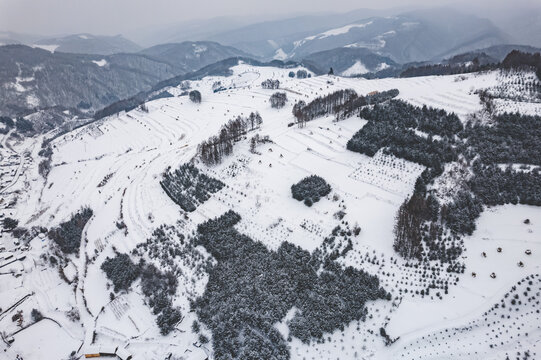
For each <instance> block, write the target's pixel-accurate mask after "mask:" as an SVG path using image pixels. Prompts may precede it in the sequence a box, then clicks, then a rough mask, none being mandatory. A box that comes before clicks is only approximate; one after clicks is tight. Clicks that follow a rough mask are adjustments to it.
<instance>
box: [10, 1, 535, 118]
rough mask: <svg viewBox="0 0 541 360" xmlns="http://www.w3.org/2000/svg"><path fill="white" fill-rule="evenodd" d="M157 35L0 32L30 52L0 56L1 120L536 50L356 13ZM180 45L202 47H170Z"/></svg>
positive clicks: (489, 35) (462, 25) (458, 24)
mask: <svg viewBox="0 0 541 360" xmlns="http://www.w3.org/2000/svg"><path fill="white" fill-rule="evenodd" d="M535 16H536V15H535V14H534V15H532V17H528V21H529V23H530V22H531V19H532V18H535ZM158 35H159V36H158ZM158 35H156V36H157V37H158V38H162V39H164V38H166V39H170V40H171V42H170V43H165V44H160V45H155V46H152V47H149V48H145V49H143V48H141V47H140V46H139V45H138V44H136V43H134V42H133V41H130V40H128V39H126V38H124V37H123V36H120V35H117V36H96V35H91V34H76V35H68V36H59V37H50V38H39V37H37V36H34V35H26V34H17V33H13V32H0V44H10V43H17V44H27V45H29V46H24V45H5V46H0V115H8V116H19V115H25V114H29V113H32V112H35V111H36V110H37V109H48V108H53V107H55V109H56V110H55V111H56V114H58V113H59V112H58V111H60V113H61V111H62V109H73V110H76V111H78V112H81V113H82V114H92V113H93V112H94V111H97V110H100V109H103V108H105V107H107V106H109V105H111V104H113V103H117V102H119V101H121V100H123V99H128V98H130V97H133V96H134V95H136V94H139V93H142V92H143V93H144V92H147V91H151V92H152V89H155V88H157V87H158V88H159V87H160V84H162V85H163V84H167V83H168V82H169V81H176V80H178V79H188V78H190V77H194V76H196V77H197V76H198V75H202V74H207V73H209V72H211V73H216V74H218V73H221V72H223V71H227V69H228V66H230V64H232V63H234V62H235V61H238V59H243V61H248V60H247V59H249V61H257V62H258V63H259V64H262V63H264V62H265V61H269V60H272V59H274V60H283V61H285V62H291V63H292V64H287V63H285V64H284V63H280V62H275V63H274V64H275V65H276V64H278V65H279V66H290V65H291V66H292V65H293V64H302V65H304V66H306V67H307V68H309V69H310V70H312V71H313V72H315V73H316V74H324V73H327V72H328V71H329V69H330V68H333V71H334V74H336V75H342V76H366V77H387V76H398V75H400V74H401V73H402V72H403V71H404V70H406V69H408V68H411V67H412V66H427V65H429V66H431V65H433V64H444V65H458V66H462V65H464V64H467V63H468V62H471V61H473V60H474V59H476V62H477V63H479V64H480V65H484V64H491V63H497V62H500V61H501V60H502V59H503V58H504V57H505V56H506V55H507V54H508V53H509V52H510V51H511V50H513V49H517V50H520V51H523V52H535V51H538V50H539V49H537V48H534V47H531V46H525V45H505V44H509V43H510V42H509V39H510V38H512V37H510V36H508V35H507V34H506V33H504V32H502V31H501V30H500V29H499V28H498V27H497V26H495V25H494V24H493V23H492V22H491V21H490V20H487V19H482V18H479V17H476V16H472V15H465V14H463V13H461V12H458V11H454V10H451V9H446V8H437V9H431V10H416V11H403V10H400V11H399V10H390V11H379V10H366V9H360V10H356V11H352V12H348V13H345V14H320V15H310V16H299V17H294V18H290V19H282V20H274V21H266V22H256V23H251V24H250V23H249V21H247V20H246V19H244V20H236V19H227V18H224V19H219V20H208V21H203V22H198V23H190V24H185V25H184V26H177V27H172V28H169V29H167V28H166V29H161V30H160V32H159V34H158ZM189 37H192V39H205V41H182V42H179V41H181V40H184V39H186V38H189ZM151 38H153V37H152V36H151V35H148V36H147V37H146V41H150V39H151ZM154 38H156V37H154ZM211 40H213V41H211ZM216 41H218V42H216ZM228 59H229V60H228ZM280 64H281V65H280ZM198 70H200V71H199V72H198Z"/></svg>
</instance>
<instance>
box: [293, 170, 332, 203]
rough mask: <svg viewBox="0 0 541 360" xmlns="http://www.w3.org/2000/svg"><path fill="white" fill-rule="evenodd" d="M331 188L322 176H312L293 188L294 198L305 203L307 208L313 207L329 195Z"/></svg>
mask: <svg viewBox="0 0 541 360" xmlns="http://www.w3.org/2000/svg"><path fill="white" fill-rule="evenodd" d="M330 192H331V186H330V185H329V184H327V182H326V181H325V180H324V179H323V178H322V177H320V176H317V175H311V176H308V177H305V178H304V179H302V180H301V181H299V182H298V183H297V184H294V185H292V186H291V194H292V195H293V198H294V199H296V200H299V201H304V204H305V205H306V206H312V205H313V204H314V203H315V202H318V201H319V199H320V198H322V197H324V196H327V195H329V193H330Z"/></svg>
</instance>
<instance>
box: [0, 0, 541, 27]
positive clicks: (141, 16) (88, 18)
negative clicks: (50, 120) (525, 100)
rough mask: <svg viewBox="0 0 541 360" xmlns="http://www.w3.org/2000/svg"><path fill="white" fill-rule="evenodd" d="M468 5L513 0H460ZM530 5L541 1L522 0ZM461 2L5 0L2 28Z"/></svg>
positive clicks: (139, 23) (147, 23) (0, 10)
mask: <svg viewBox="0 0 541 360" xmlns="http://www.w3.org/2000/svg"><path fill="white" fill-rule="evenodd" d="M460 1H462V2H463V4H464V5H465V8H466V9H468V8H472V7H476V8H479V7H481V5H482V4H483V3H486V4H490V6H491V7H494V6H505V4H506V3H507V4H510V3H511V4H510V5H512V6H516V4H517V2H516V1H509V0H470V1H465V0H460ZM520 1H521V2H523V3H526V4H528V5H530V6H533V5H540V4H541V0H520ZM449 3H450V4H454V5H457V1H449V0H409V1H403V0H378V1H366V0H265V1H261V0H190V1H185V0H176V1H175V0H146V1H143V0H0V30H5V31H15V32H22V33H28V34H37V35H53V34H67V33H81V32H89V33H94V34H104V35H112V34H126V33H129V32H131V31H133V30H135V29H141V28H146V27H152V26H157V25H163V24H171V23H180V22H184V21H190V20H197V19H202V18H213V17H217V16H233V15H238V16H246V15H253V16H257V17H259V18H262V17H269V16H274V15H280V16H282V15H283V16H287V15H290V14H293V15H294V14H299V13H306V12H324V11H334V12H345V11H348V10H353V9H358V8H389V7H395V6H400V7H403V6H422V5H429V6H436V5H442V4H449Z"/></svg>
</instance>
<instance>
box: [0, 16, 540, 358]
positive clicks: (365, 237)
mask: <svg viewBox="0 0 541 360" xmlns="http://www.w3.org/2000/svg"><path fill="white" fill-rule="evenodd" d="M365 25H366V24H365ZM348 30H349V29H348ZM344 31H345V30H344ZM330 35H332V34H329V36H330ZM97 65H98V66H102V65H100V64H97ZM293 70H294V71H296V70H297V69H293ZM289 71H291V69H278V68H271V67H262V68H258V67H253V66H248V65H245V64H240V65H239V66H237V67H235V68H234V74H233V75H232V76H230V77H227V78H224V77H209V78H204V79H202V80H199V81H194V82H192V83H191V85H192V88H193V89H197V90H199V91H200V92H201V93H202V99H203V101H202V103H201V104H194V103H192V102H191V101H189V99H188V97H186V96H175V97H171V98H165V99H159V100H155V101H152V102H149V103H147V107H148V112H145V111H142V110H140V109H135V110H132V111H130V112H128V113H120V114H118V115H113V116H111V117H109V118H105V119H102V120H99V121H96V122H94V123H92V124H90V125H87V126H84V127H82V128H79V129H77V130H75V131H72V132H69V133H67V134H65V135H63V136H61V137H59V138H57V139H55V140H54V141H53V142H52V146H53V149H54V155H53V158H52V170H51V172H50V174H49V175H48V177H47V180H46V181H44V179H43V178H42V177H40V175H39V174H38V171H37V163H39V157H38V155H37V152H38V151H39V150H40V145H41V140H42V139H41V138H35V139H27V140H24V141H20V142H18V143H12V144H11V145H10V146H9V147H7V146H4V147H3V148H0V153H1V155H2V165H4V164H5V167H2V169H6V170H5V171H7V173H9V178H5V177H4V175H2V183H1V184H0V186H2V187H1V188H0V189H1V190H0V193H1V195H2V199H3V200H4V201H3V202H2V203H1V208H2V209H1V212H2V213H3V214H6V216H12V217H15V218H17V219H19V220H20V224H21V225H23V226H25V227H27V228H30V227H32V226H46V227H47V228H52V227H54V226H56V225H58V224H59V223H61V222H63V221H66V220H68V219H69V218H70V215H71V214H73V213H75V212H76V211H77V210H78V209H80V208H81V207H83V206H90V207H91V208H92V209H93V211H94V216H93V217H92V218H91V219H90V220H89V222H88V223H87V225H86V227H85V229H84V231H83V241H82V245H81V251H80V253H79V254H78V257H72V258H71V262H70V263H69V265H68V266H66V268H64V269H63V271H62V272H59V271H58V269H56V268H51V267H50V266H49V265H48V262H47V261H45V259H43V258H42V257H41V255H42V254H43V253H46V252H47V249H48V248H49V242H50V240H49V239H48V238H47V237H43V238H40V237H36V238H35V239H34V240H32V241H31V243H30V244H29V245H30V246H29V249H28V250H23V249H20V248H18V247H17V246H16V245H15V244H14V243H13V239H12V238H11V237H10V235H9V234H4V235H3V237H2V238H0V241H1V243H2V244H1V246H3V247H5V248H6V251H13V253H14V254H16V255H20V254H24V255H25V256H26V257H25V259H23V260H21V261H17V262H16V263H14V265H12V266H13V267H15V270H14V271H16V272H17V273H20V274H21V275H20V276H17V277H15V276H13V275H12V274H11V273H9V272H5V271H0V273H1V274H0V308H2V310H1V311H0V328H1V329H2V332H3V333H4V334H5V335H6V336H10V335H11V334H14V335H13V338H14V342H13V343H12V344H11V346H10V347H8V346H7V345H5V344H4V343H2V344H1V346H2V348H1V349H2V352H0V358H2V356H4V355H5V354H7V356H8V358H10V359H11V358H15V354H20V355H21V356H22V357H23V358H24V359H25V360H27V359H37V358H42V357H40V355H39V354H44V353H47V354H48V355H47V358H51V359H63V358H67V357H68V355H69V354H70V353H71V352H72V351H75V352H76V353H77V354H78V355H82V354H84V353H85V351H87V349H89V348H90V346H91V345H92V343H94V344H93V345H95V346H115V347H116V346H120V347H126V348H127V350H128V351H129V352H131V353H132V354H133V356H134V357H133V358H134V359H164V358H166V357H167V356H168V354H170V353H172V354H174V355H176V356H185V357H186V358H189V356H191V355H194V354H196V353H197V352H201V351H204V352H206V353H208V354H211V351H210V350H211V349H210V348H209V347H202V348H197V347H195V346H194V345H193V344H194V343H197V341H198V340H197V336H196V334H194V333H192V331H191V324H192V322H193V320H195V314H194V313H193V312H189V309H188V298H187V297H186V294H185V290H186V288H183V285H182V284H188V283H190V279H189V278H188V277H189V275H188V274H190V272H189V270H188V269H186V272H185V273H186V274H187V275H186V278H185V279H181V281H180V284H181V286H179V290H178V291H177V297H176V299H175V304H176V305H178V306H180V307H181V308H182V311H183V315H185V316H186V317H185V318H184V319H183V321H182V322H181V323H180V324H179V325H178V330H177V331H174V332H172V333H171V334H170V335H168V336H166V337H163V336H161V335H160V334H159V329H158V327H157V326H156V325H155V321H154V318H155V316H154V315H153V314H152V313H151V310H150V309H149V307H148V306H147V305H145V303H144V301H145V298H144V296H143V295H142V294H141V291H140V287H139V285H138V284H137V283H136V285H134V286H133V288H134V290H133V291H131V292H129V293H127V294H123V295H121V296H117V297H116V298H115V299H114V300H111V298H110V296H109V293H110V292H111V290H110V289H109V285H108V284H107V280H106V277H105V275H104V273H103V272H102V270H101V269H100V266H101V264H102V263H103V261H104V260H105V259H106V257H107V256H109V257H111V256H114V250H113V248H114V249H116V251H119V252H125V253H127V252H130V251H131V250H133V249H134V248H135V247H136V246H137V245H138V244H140V243H142V242H144V241H146V239H147V238H149V237H150V235H151V234H152V232H153V231H154V229H155V228H157V227H158V226H160V225H161V224H169V225H174V224H175V223H176V222H177V221H179V220H182V218H183V216H182V215H181V213H180V208H179V207H178V206H177V205H176V204H175V203H173V201H171V199H170V198H169V197H168V196H167V195H166V194H165V193H164V191H163V190H162V188H161V186H160V184H159V181H160V179H161V174H162V173H163V172H164V170H165V169H167V168H168V167H172V168H173V169H174V168H176V167H178V166H179V165H180V164H183V163H185V162H187V161H189V160H191V159H192V158H193V157H194V155H195V153H196V149H197V145H198V144H199V143H200V142H201V141H202V140H204V139H206V138H208V137H209V136H211V135H214V134H216V133H217V132H218V130H219V129H220V127H221V126H222V125H223V124H224V123H226V122H227V121H228V120H230V119H232V118H234V117H237V116H239V115H240V116H247V115H248V114H249V113H250V112H252V111H253V112H255V111H258V112H259V113H260V114H261V116H262V118H263V125H262V127H261V129H260V130H258V133H259V134H260V135H268V136H269V137H270V139H271V140H272V143H266V144H262V145H259V146H258V147H257V152H258V153H259V154H252V153H251V152H250V151H249V143H248V141H241V142H239V143H238V144H237V145H236V147H235V150H234V154H233V155H232V156H230V157H229V158H226V159H225V161H224V162H223V163H222V164H220V165H218V166H215V167H206V166H203V165H202V164H200V165H199V166H200V168H201V169H202V170H203V171H204V172H205V173H207V174H208V175H210V176H213V177H215V178H218V179H220V180H222V181H223V182H224V183H226V184H227V189H223V190H221V191H219V192H218V193H216V194H215V195H214V196H212V197H211V199H210V200H208V201H207V202H205V203H204V204H202V205H201V206H199V207H198V208H197V210H196V211H195V212H194V213H193V214H190V220H189V223H190V224H189V225H187V228H188V229H190V231H191V229H193V228H194V225H195V224H197V223H200V222H202V221H204V220H207V219H209V218H212V217H215V216H218V215H221V214H222V213H223V212H225V211H226V210H228V209H234V210H235V211H236V212H238V213H239V214H240V215H241V216H242V221H241V222H240V223H239V224H238V225H237V229H238V230H239V231H241V232H242V233H245V234H247V235H249V236H250V237H252V238H253V239H254V240H258V241H261V242H262V243H263V244H265V245H266V246H267V247H268V248H270V249H277V248H278V246H279V245H280V244H281V243H282V242H283V241H289V242H291V243H294V244H296V245H299V246H301V247H302V248H304V249H307V250H309V251H312V250H314V249H316V248H317V247H318V246H320V245H321V243H322V241H323V239H324V237H325V236H327V235H328V234H330V232H331V231H332V229H333V228H334V227H335V226H336V224H337V222H336V220H335V219H334V217H333V214H335V213H337V212H338V211H340V210H343V211H344V212H345V213H346V215H345V218H344V220H346V221H348V222H349V223H350V224H358V225H359V226H360V227H361V228H362V231H361V233H360V234H359V236H357V237H356V238H355V241H354V244H353V251H351V252H350V253H348V255H347V256H346V258H345V259H344V260H343V261H344V262H345V264H347V265H352V266H355V267H359V268H362V269H365V270H366V271H368V272H370V273H373V274H377V275H378V276H379V277H380V279H381V281H382V285H383V286H384V287H385V288H386V289H387V290H388V291H389V292H391V293H392V294H393V295H394V296H396V297H397V298H398V297H399V298H400V301H393V302H387V301H378V302H375V303H371V304H369V314H371V316H370V318H369V319H367V321H366V322H358V323H357V322H354V323H351V324H349V325H348V326H346V327H345V329H344V331H336V332H335V333H333V334H328V335H325V338H326V339H327V338H328V341H325V342H324V343H322V344H311V345H306V344H303V343H301V342H300V341H299V340H297V339H293V341H292V342H291V343H290V345H291V356H292V358H294V359H304V358H306V359H308V358H314V359H336V358H340V359H354V358H360V359H368V358H373V359H402V358H403V359H421V358H422V359H456V358H457V357H458V356H460V357H462V358H464V359H480V358H483V359H485V358H486V359H492V358H494V359H504V358H505V356H506V355H505V354H513V355H514V354H516V353H517V352H524V351H526V350H529V351H530V353H533V352H537V353H538V352H539V349H538V347H539V341H540V340H541V331H540V324H541V322H540V321H539V310H540V306H539V301H538V299H539V291H540V287H541V286H540V285H541V283H540V282H539V280H540V279H539V277H538V274H539V273H540V272H541V269H540V266H541V257H540V254H541V236H540V234H541V208H535V207H528V206H503V207H497V208H493V209H490V210H489V211H486V212H485V213H484V214H483V215H482V217H481V219H480V220H479V224H478V230H477V231H476V232H475V233H474V234H473V235H472V236H471V237H467V238H466V239H465V247H466V253H465V254H463V257H464V258H463V260H464V262H465V264H466V270H465V273H464V274H461V275H459V276H458V279H457V275H456V274H453V275H446V274H443V275H442V277H443V278H445V279H446V280H447V281H449V284H450V286H449V291H448V294H443V292H442V294H441V298H440V297H439V296H436V294H432V296H426V297H420V296H416V295H415V293H414V291H415V290H418V289H421V288H422V285H421V287H418V286H417V283H419V284H421V283H422V281H424V280H423V279H422V278H421V274H420V273H418V272H417V271H415V270H414V269H413V268H412V267H409V266H408V265H407V263H406V262H405V261H403V260H401V259H400V258H399V257H398V256H397V255H396V254H395V252H394V250H393V248H392V244H393V227H394V223H395V215H396V212H397V210H398V208H399V206H400V204H401V203H402V202H403V201H404V200H405V199H406V198H407V197H408V196H409V195H410V194H411V193H412V191H413V187H414V184H415V179H416V178H417V176H418V175H419V174H420V173H421V172H422V171H423V169H424V168H423V167H422V166H420V165H417V164H414V163H410V162H407V161H404V160H401V159H396V158H394V157H391V156H387V155H384V154H382V153H378V154H377V155H376V156H375V157H373V158H370V157H367V156H364V155H361V154H358V153H354V152H350V151H347V150H346V147H345V145H346V142H347V141H348V140H349V139H350V138H351V136H352V135H353V134H354V133H355V132H356V131H358V130H359V129H360V128H361V127H362V126H363V125H364V124H365V123H366V121H364V120H362V119H359V118H350V119H346V120H344V121H340V122H334V121H333V120H334V119H332V118H330V117H329V118H320V119H317V120H314V121H310V122H308V123H307V125H306V127H304V128H297V127H296V126H293V127H288V126H287V125H288V124H289V123H291V122H293V121H294V119H293V115H292V114H291V107H292V105H293V104H294V103H295V102H296V101H299V100H305V101H310V100H311V99H314V98H316V97H317V96H321V95H325V94H328V93H331V92H333V91H335V90H338V89H348V88H351V89H354V90H355V91H357V93H359V94H360V95H364V94H368V93H369V92H372V91H383V90H389V89H393V88H397V89H398V90H399V91H400V95H399V98H401V99H404V100H406V101H408V102H410V103H412V104H415V105H420V106H421V105H425V104H426V105H429V106H434V107H438V108H443V109H445V110H447V111H450V112H455V113H456V114H457V115H458V116H459V117H460V118H461V120H463V121H466V119H467V116H468V114H471V113H473V112H477V111H480V110H481V109H482V105H481V104H480V102H479V97H478V95H476V94H475V93H474V92H475V90H477V89H481V88H489V87H495V86H496V85H497V84H498V75H497V73H495V72H488V73H485V74H468V75H463V76H460V77H459V76H430V77H419V78H409V79H395V78H390V79H380V80H365V79H352V78H341V77H335V76H320V77H311V78H307V79H302V80H301V79H291V78H289V77H288V73H289ZM269 78H270V79H278V80H280V82H281V85H280V87H281V89H282V91H285V92H286V93H287V97H288V104H287V105H286V106H285V107H284V108H283V109H280V110H276V109H273V108H271V106H270V104H269V97H270V95H271V94H272V93H273V92H274V90H265V89H262V88H261V85H260V84H261V82H262V81H263V80H265V79H269ZM216 81H221V82H222V84H223V85H224V87H226V88H229V89H228V90H224V91H220V92H216V93H214V92H213V90H212V85H213V84H214V83H215V82H216ZM169 91H170V92H171V93H173V94H180V90H178V89H169ZM530 107H532V108H535V109H536V110H535V111H539V110H540V109H541V104H531V105H530ZM4 143H5V140H4ZM25 153H27V156H26V157H25V156H24V154H25ZM25 159H27V160H25ZM1 171H4V170H1ZM311 174H316V175H320V176H322V177H323V178H325V179H326V180H327V181H328V183H329V184H330V185H331V187H332V192H331V194H330V195H329V196H328V197H327V198H324V199H321V201H319V202H318V203H317V204H316V205H314V206H312V207H310V208H308V207H306V206H305V205H303V203H302V202H298V201H296V200H294V199H292V198H291V190H290V187H291V185H292V184H294V183H296V182H298V181H299V180H300V179H302V178H303V177H305V176H307V175H311ZM5 179H7V180H5ZM98 185H100V186H98ZM13 198H17V201H16V203H15V204H12V206H10V207H6V204H7V203H10V201H9V199H13ZM6 199H8V200H6ZM526 218H528V219H530V220H531V223H530V224H529V225H526V224H524V222H523V221H524V220H525V219H526ZM120 220H122V221H123V222H124V223H125V225H126V229H127V231H124V230H121V229H119V228H118V227H117V225H116V223H117V222H118V221H120ZM498 247H501V248H502V249H503V251H502V252H501V253H499V252H497V251H496V249H497V248H498ZM526 250H530V251H531V255H526V253H525V252H526ZM482 252H485V253H486V254H487V256H486V257H482V256H481V253H482ZM376 255H377V258H378V261H377V263H376V262H375V261H372V260H371V259H372V258H373V257H374V256H376ZM520 261H522V262H523V264H524V266H523V267H519V266H518V265H517V264H518V262H520ZM0 270H4V269H0ZM473 272H475V273H476V277H473V276H472V273H473ZM493 272H494V273H495V274H496V278H495V279H493V278H491V277H490V274H491V273H493ZM532 275H533V277H532V280H526V281H523V282H522V283H521V284H520V285H518V282H519V281H521V280H522V279H524V278H527V277H528V276H532ZM529 281H532V285H529V283H528V282H529ZM455 283H456V284H457V285H454V284H455ZM186 286H188V285H186ZM194 286H195V289H196V291H202V290H203V288H204V286H205V280H202V281H199V282H197V283H195V285H194ZM515 286H516V289H515V290H512V289H513V287H515ZM526 287H528V288H530V290H526ZM399 288H400V289H409V290H410V291H409V292H408V293H407V294H403V293H402V292H400V294H399ZM425 288H426V285H425ZM513 291H518V292H519V293H520V294H521V295H520V296H521V299H522V305H521V306H514V307H516V308H517V310H513V311H512V312H510V311H509V310H508V309H509V308H510V307H509V306H508V307H507V308H505V309H502V308H501V307H499V308H497V309H493V305H495V304H498V303H500V301H502V300H503V299H505V300H506V301H508V302H509V301H511V299H510V298H506V297H505V296H506V294H507V293H508V292H513ZM525 292H526V293H528V294H529V295H528V296H526V297H531V296H534V297H535V298H536V300H535V301H525V300H524V296H525V295H522V294H523V293H525ZM398 295H400V296H398ZM21 299H22V300H21ZM19 301H21V302H20V303H19ZM13 305H15V306H14V307H13V308H10V307H11V306H13ZM32 309H38V310H39V311H40V312H41V313H42V314H43V315H44V316H45V317H46V318H47V319H45V320H42V321H40V322H38V323H36V324H34V325H33V324H32V321H31V319H30V311H31V310H32ZM19 310H22V311H23V314H24V319H23V321H22V323H21V324H20V326H19V325H18V324H17V323H16V322H13V321H12V316H13V315H14V314H15V313H16V311H19ZM73 310H76V311H77V312H78V313H79V320H75V321H72V320H70V319H69V316H68V314H69V313H70V311H73ZM504 310H505V311H504ZM504 314H505V316H504V317H502V316H503V315H504ZM27 325H29V327H28V328H25V326H27ZM277 326H278V327H279V328H280V329H281V331H285V332H287V326H286V325H285V324H282V325H281V326H280V325H277ZM380 327H386V329H387V332H388V333H389V335H390V336H391V337H392V338H399V339H398V340H397V341H396V342H395V343H394V344H392V345H391V346H385V345H384V342H383V340H382V337H381V336H380V335H379V333H378V332H379V328H380ZM525 333H528V335H527V336H525V335H524V334H525ZM4 349H6V352H4ZM190 354H191V355H190ZM457 354H458V355H457ZM537 356H541V355H537ZM532 358H535V356H533V357H532Z"/></svg>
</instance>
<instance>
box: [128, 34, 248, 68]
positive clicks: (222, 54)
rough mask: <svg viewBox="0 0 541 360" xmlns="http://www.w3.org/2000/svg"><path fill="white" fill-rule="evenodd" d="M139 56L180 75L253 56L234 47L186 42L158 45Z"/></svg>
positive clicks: (213, 43) (207, 42) (204, 42)
mask: <svg viewBox="0 0 541 360" xmlns="http://www.w3.org/2000/svg"><path fill="white" fill-rule="evenodd" d="M138 54H142V55H147V56H150V57H153V58H154V59H158V60H161V61H163V62H166V63H168V64H170V65H171V66H173V67H175V68H177V69H178V70H179V73H180V72H190V71H194V70H197V69H200V68H202V67H204V66H207V65H209V64H212V63H215V62H217V61H220V60H223V59H227V58H231V57H236V56H246V57H251V56H252V55H250V54H247V53H245V52H243V51H241V50H237V49H235V48H233V47H230V46H223V45H220V44H218V43H216V42H211V41H198V42H194V41H185V42H182V43H173V44H162V45H156V46H152V47H150V48H148V49H144V50H142V51H140V52H139V53H138Z"/></svg>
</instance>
